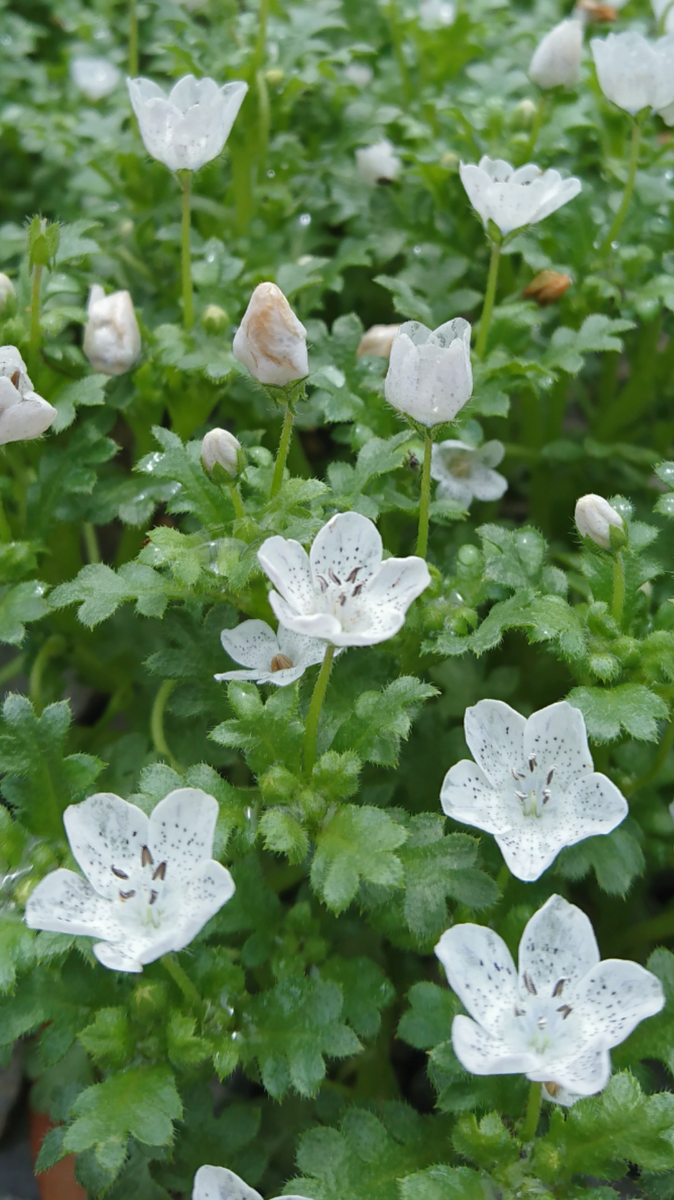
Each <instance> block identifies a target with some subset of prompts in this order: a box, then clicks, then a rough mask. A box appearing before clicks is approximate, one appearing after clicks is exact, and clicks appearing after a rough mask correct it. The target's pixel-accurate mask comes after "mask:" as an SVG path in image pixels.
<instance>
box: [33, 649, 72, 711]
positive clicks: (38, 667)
mask: <svg viewBox="0 0 674 1200" xmlns="http://www.w3.org/2000/svg"><path fill="white" fill-rule="evenodd" d="M64 648H65V642H64V641H63V638H62V637H59V635H58V634H54V635H53V636H52V637H50V638H47V640H46V642H44V644H43V645H42V646H41V647H40V650H39V651H38V654H37V657H36V659H35V662H34V663H33V666H32V667H31V672H30V679H29V682H28V696H29V699H30V702H31V704H32V705H33V708H34V709H35V711H36V713H37V714H38V716H39V715H40V714H41V712H42V709H43V708H44V705H43V703H42V676H43V673H44V669H45V667H46V665H47V663H48V662H49V659H50V658H54V656H55V655H56V654H61V653H62V652H63V650H64Z"/></svg>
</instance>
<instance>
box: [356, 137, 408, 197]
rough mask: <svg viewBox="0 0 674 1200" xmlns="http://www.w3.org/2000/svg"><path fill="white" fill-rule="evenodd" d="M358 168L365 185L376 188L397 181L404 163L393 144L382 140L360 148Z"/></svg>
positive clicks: (357, 155) (358, 151)
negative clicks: (378, 185) (381, 184)
mask: <svg viewBox="0 0 674 1200" xmlns="http://www.w3.org/2000/svg"><path fill="white" fill-rule="evenodd" d="M356 166H357V167H358V171H359V173H360V176H361V178H362V179H364V181H365V183H369V185H370V187H375V185H376V184H378V183H392V182H393V180H394V179H397V178H398V176H399V174H400V171H401V168H402V163H401V161H400V159H399V158H398V155H397V154H396V152H395V147H394V145H393V142H389V140H388V138H382V140H381V141H380V142H375V144H374V145H373V146H360V147H359V149H358V150H356Z"/></svg>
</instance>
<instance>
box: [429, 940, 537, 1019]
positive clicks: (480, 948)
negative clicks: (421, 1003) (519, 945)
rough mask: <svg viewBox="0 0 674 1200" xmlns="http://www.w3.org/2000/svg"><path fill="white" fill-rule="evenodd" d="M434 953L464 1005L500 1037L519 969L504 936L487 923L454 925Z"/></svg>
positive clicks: (511, 1000) (513, 996)
mask: <svg viewBox="0 0 674 1200" xmlns="http://www.w3.org/2000/svg"><path fill="white" fill-rule="evenodd" d="M435 953H436V954H437V956H438V958H439V959H440V962H441V963H442V965H443V967H444V968H445V973H446V975H447V980H448V983H449V986H450V987H451V988H452V989H453V990H454V991H455V992H456V994H457V996H458V997H459V999H460V1000H461V1002H462V1004H463V1006H464V1008H466V1009H467V1010H468V1012H469V1013H470V1015H471V1016H472V1017H474V1018H475V1020H476V1021H478V1022H479V1023H480V1025H482V1026H483V1027H484V1028H485V1029H486V1030H487V1032H488V1033H490V1034H493V1035H494V1036H496V1037H497V1036H498V1035H499V1033H500V1030H501V1028H502V1026H503V1024H504V1021H505V1020H506V1018H507V1016H508V1011H509V1009H510V1007H511V1006H512V1005H514V1003H515V1000H516V998H517V971H516V969H515V964H514V962H513V960H512V957H511V954H510V951H509V949H508V947H507V946H506V944H505V942H504V941H503V939H502V938H500V937H499V936H498V934H497V933H494V930H493V929H489V928H488V927H487V926H486V925H473V924H464V925H453V926H452V928H451V929H447V930H446V931H445V933H443V935H442V937H441V938H440V941H439V942H438V944H437V946H436V947H435Z"/></svg>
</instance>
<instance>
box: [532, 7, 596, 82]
mask: <svg viewBox="0 0 674 1200" xmlns="http://www.w3.org/2000/svg"><path fill="white" fill-rule="evenodd" d="M582 53H583V26H582V23H581V22H580V21H577V20H574V19H572V20H570V21H560V23H559V25H555V27H554V29H551V30H550V32H549V33H546V35H545V37H544V38H543V40H542V41H541V42H539V44H538V46H537V47H536V49H535V50H534V54H533V58H532V59H531V63H530V64H529V78H530V79H531V81H532V82H533V83H537V84H538V86H539V87H540V88H552V87H560V86H563V87H573V86H574V85H575V84H577V83H578V80H579V79H580V59H581V55H582Z"/></svg>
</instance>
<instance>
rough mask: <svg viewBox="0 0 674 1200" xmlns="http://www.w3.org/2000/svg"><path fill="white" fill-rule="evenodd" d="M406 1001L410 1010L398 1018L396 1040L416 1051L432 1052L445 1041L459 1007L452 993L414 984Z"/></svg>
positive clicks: (430, 986) (444, 989)
mask: <svg viewBox="0 0 674 1200" xmlns="http://www.w3.org/2000/svg"><path fill="white" fill-rule="evenodd" d="M407 999H408V1000H409V1002H410V1005H411V1008H409V1009H408V1010H407V1012H406V1013H403V1015H402V1017H401V1019H400V1025H399V1026H398V1037H401V1038H403V1039H404V1040H405V1041H406V1042H409V1044H410V1046H414V1047H415V1048H416V1049H417V1050H432V1049H433V1048H434V1047H435V1046H439V1045H440V1044H441V1043H442V1042H446V1041H447V1039H448V1038H449V1036H450V1034H451V1031H452V1021H453V1020H454V1017H455V1016H456V1013H457V1011H458V1007H459V1002H458V1000H457V998H456V996H455V995H454V993H453V992H450V990H449V988H446V987H438V985H437V984H436V983H425V982H424V983H415V984H414V987H412V988H410V991H409V992H408V995H407Z"/></svg>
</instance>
